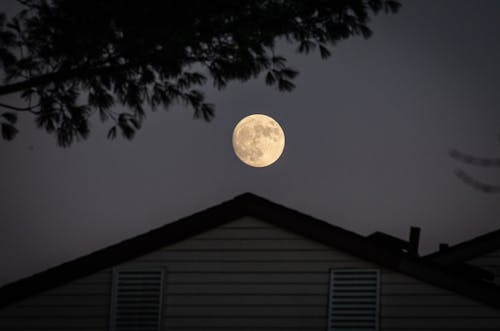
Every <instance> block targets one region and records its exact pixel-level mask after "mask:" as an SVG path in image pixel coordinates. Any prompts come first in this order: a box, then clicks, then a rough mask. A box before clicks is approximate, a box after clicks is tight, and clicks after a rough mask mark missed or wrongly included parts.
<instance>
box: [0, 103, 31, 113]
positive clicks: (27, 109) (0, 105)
mask: <svg viewBox="0 0 500 331" xmlns="http://www.w3.org/2000/svg"><path fill="white" fill-rule="evenodd" d="M39 106H40V105H36V106H30V107H24V108H21V107H16V106H11V105H7V104H5V103H1V102H0V107H3V108H7V109H11V110H15V111H27V112H30V113H32V114H38V113H39V112H38V111H34V110H33V109H35V108H37V107H39Z"/></svg>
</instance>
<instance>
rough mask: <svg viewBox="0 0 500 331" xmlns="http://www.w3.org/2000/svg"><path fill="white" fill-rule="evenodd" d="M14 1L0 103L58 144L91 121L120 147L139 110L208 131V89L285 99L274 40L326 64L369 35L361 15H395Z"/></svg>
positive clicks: (364, 9) (316, 6)
mask: <svg viewBox="0 0 500 331" xmlns="http://www.w3.org/2000/svg"><path fill="white" fill-rule="evenodd" d="M20 2H21V3H22V4H23V5H24V10H23V11H22V12H21V13H19V14H18V15H17V16H15V17H13V18H12V19H10V20H6V18H5V16H0V70H2V71H3V74H4V79H5V82H4V85H2V86H0V96H1V95H6V94H10V93H20V95H21V96H22V98H23V99H24V100H25V101H26V103H27V105H28V106H27V107H26V108H23V109H24V110H26V111H28V112H30V113H33V114H34V115H35V117H36V123H37V124H38V125H39V126H40V128H43V129H44V130H46V131H47V132H49V133H54V134H55V135H56V136H57V139H58V143H59V144H60V145H61V146H69V145H70V144H71V143H72V142H73V141H74V140H75V139H85V138H86V137H87V136H88V134H89V132H90V129H89V119H90V118H91V116H92V115H93V114H95V113H98V114H99V115H100V118H101V120H102V121H112V123H113V124H112V126H111V128H110V130H109V132H108V137H109V138H114V137H115V136H116V135H117V132H120V133H121V134H122V135H123V136H124V137H125V138H128V139H131V138H132V137H133V136H134V133H135V132H136V131H137V130H138V129H139V128H140V126H141V123H142V121H143V120H144V117H145V115H146V112H145V108H146V107H149V108H151V109H153V110H154V109H158V108H163V109H168V108H169V106H170V105H171V104H172V103H173V102H182V103H185V104H186V105H188V106H190V107H191V108H192V109H193V110H194V116H195V117H200V118H203V119H205V120H207V121H208V120H210V119H212V118H213V116H214V107H213V105H212V104H210V103H208V102H206V100H205V97H204V94H203V93H202V91H201V90H200V87H201V86H203V85H204V84H206V83H207V82H211V83H212V84H213V85H214V86H215V87H217V88H219V89H223V88H224V87H226V86H227V84H228V83H229V82H231V81H247V80H249V79H252V78H256V77H258V76H259V75H260V74H261V73H263V74H264V80H265V83H266V84H267V85H270V86H275V87H276V88H277V89H278V90H280V91H291V90H292V89H293V88H294V84H293V79H294V78H295V77H296V75H297V71H296V70H294V69H292V68H291V67H289V66H288V65H287V61H286V58H285V57H283V56H282V55H280V54H276V53H275V45H276V43H277V42H278V41H279V40H286V41H288V42H289V43H292V44H294V45H297V51H298V52H300V53H304V54H308V53H310V52H312V51H315V50H317V51H318V52H319V54H320V56H321V57H322V58H327V57H329V56H330V54H331V50H330V47H331V46H332V45H335V44H336V43H337V42H339V41H340V40H343V39H347V38H349V37H351V36H356V35H360V36H363V37H365V38H367V37H369V36H370V35H371V30H370V29H369V27H368V22H369V19H370V15H372V14H376V13H378V12H381V11H384V12H387V13H392V12H396V11H397V9H398V8H399V3H398V2H397V1H393V0H308V1H303V0H287V1H283V0H239V1H234V0H212V1H206V0H183V1H156V0H143V1H140V2H138V1H136V0H106V1H102V0H52V1H46V0H20ZM32 105H35V106H32ZM116 105H121V106H123V107H116ZM10 108H11V109H12V108H17V107H10ZM18 109H20V108H18ZM9 123H10V122H9ZM11 124H13V123H11ZM7 131H8V130H7ZM10 132H11V134H7V136H8V137H11V136H13V134H12V132H13V131H10ZM14 134H15V133H14Z"/></svg>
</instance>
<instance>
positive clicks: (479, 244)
mask: <svg viewBox="0 0 500 331" xmlns="http://www.w3.org/2000/svg"><path fill="white" fill-rule="evenodd" d="M425 259H427V260H428V261H431V262H433V263H436V264H438V265H440V266H443V267H447V268H450V269H454V268H455V269H456V268H460V267H462V268H463V267H466V268H469V269H470V268H471V267H475V268H477V269H479V268H480V269H483V270H486V271H488V272H489V277H488V276H486V275H485V276H486V277H485V278H487V279H488V280H490V281H492V282H493V283H495V284H496V285H498V286H500V230H496V231H492V232H489V233H486V234H484V235H481V236H479V237H476V238H473V239H471V240H469V241H465V242H463V243H460V244H457V245H454V246H452V247H448V245H440V250H439V251H437V252H435V253H432V254H429V255H427V256H425Z"/></svg>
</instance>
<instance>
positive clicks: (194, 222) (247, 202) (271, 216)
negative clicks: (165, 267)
mask: <svg viewBox="0 0 500 331" xmlns="http://www.w3.org/2000/svg"><path fill="white" fill-rule="evenodd" d="M243 216H253V217H256V218H259V219H260V220H262V221H265V222H268V223H270V224H273V225H275V226H277V227H280V228H283V229H286V230H289V231H292V232H294V233H297V234H300V235H302V236H304V237H307V238H310V239H312V240H315V241H318V242H321V243H323V244H325V245H327V246H330V247H332V248H334V249H338V250H341V251H344V252H346V253H349V254H352V255H354V256H357V257H359V258H361V259H364V260H367V261H370V262H373V263H375V264H378V265H380V266H383V267H386V268H389V269H393V270H395V271H398V272H401V273H404V274H407V275H409V276H412V277H414V278H417V279H420V280H422V281H425V282H427V283H430V284H432V285H435V286H439V287H441V288H445V289H448V290H451V291H454V292H456V293H459V294H462V295H465V296H468V297H470V298H473V299H475V300H478V301H481V302H484V303H486V304H487V305H490V306H493V307H496V308H500V288H499V287H496V286H494V285H491V284H488V283H485V282H481V281H473V280H471V279H468V278H467V277H464V276H462V275H457V274H453V273H450V272H449V271H447V270H444V269H441V268H439V267H437V266H435V265H433V264H428V263H426V262H425V261H424V260H422V259H419V258H417V257H415V256H411V255H409V254H405V253H403V252H401V251H397V250H392V249H389V248H387V247H384V246H380V245H377V244H376V242H374V241H373V240H370V239H367V238H366V237H363V236H361V235H358V234H356V233H354V232H351V231H347V230H345V229H342V228H340V227H337V226H334V225H331V224H329V223H327V222H324V221H321V220H318V219H316V218H314V217H311V216H308V215H305V214H302V213H300V212H298V211H295V210H292V209H289V208H286V207H284V206H281V205H278V204H276V203H273V202H271V201H269V200H266V199H263V198H261V197H259V196H256V195H254V194H250V193H245V194H242V195H239V196H237V197H235V198H234V199H232V200H229V201H226V202H223V203H221V204H219V205H217V206H214V207H211V208H208V209H206V210H203V211H201V212H198V213H196V214H193V215H191V216H188V217H185V218H182V219H180V220H178V221H175V222H173V223H169V224H166V225H164V226H162V227H160V228H157V229H155V230H152V231H149V232H147V233H144V234H142V235H139V236H137V237H134V238H131V239H128V240H125V241H122V242H120V243H118V244H115V245H112V246H109V247H106V248H104V249H101V250H98V251H96V252H94V253H91V254H89V255H86V256H83V257H80V258H78V259H76V260H73V261H70V262H67V263H64V264H61V265H59V266H56V267H54V268H51V269H48V270H46V271H43V272H40V273H37V274H35V275H33V276H30V277H27V278H24V279H21V280H19V281H16V282H13V283H10V284H8V285H5V286H3V287H1V288H0V307H2V306H6V305H9V304H11V303H13V302H16V301H19V300H22V299H25V298H28V297H30V296H33V295H35V294H37V293H40V292H43V291H46V290H49V289H51V288H54V287H57V286H60V285H63V284H65V283H68V282H70V281H72V280H75V279H78V278H81V277H84V276H88V275H90V274H92V273H95V272H98V271H100V270H103V269H105V268H109V267H113V266H115V265H117V264H120V263H122V262H125V261H128V260H131V259H133V258H136V257H139V256H141V255H144V254H147V253H149V252H152V251H154V250H157V249H159V248H161V247H164V246H167V245H171V244H173V243H176V242H179V241H181V240H184V239H187V238H189V237H191V236H194V235H196V234H199V233H202V232H204V231H207V230H209V229H212V228H215V227H217V226H220V225H223V224H225V223H228V222H231V221H232V220H235V219H238V218H240V217H243Z"/></svg>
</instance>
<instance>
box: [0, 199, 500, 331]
mask: <svg viewBox="0 0 500 331" xmlns="http://www.w3.org/2000/svg"><path fill="white" fill-rule="evenodd" d="M415 236H416V234H415V233H413V235H412V236H410V237H413V240H412V239H411V238H410V241H409V242H410V243H411V244H409V245H408V246H407V247H406V246H405V245H403V244H402V243H401V242H400V243H399V244H397V241H394V240H392V241H393V242H394V243H396V244H397V245H399V246H400V247H402V248H405V247H406V248H408V249H394V245H393V244H391V245H384V244H383V243H384V242H391V240H387V238H385V239H384V236H380V235H375V236H368V237H364V236H361V235H358V234H356V233H353V232H350V231H347V230H344V229H342V228H340V227H336V226H334V225H331V224H329V223H326V222H324V221H320V220H318V219H315V218H313V217H311V216H308V215H305V214H302V213H300V212H297V211H295V210H292V209H289V208H286V207H283V206H281V205H278V204H275V203H273V202H271V201H268V200H265V199H263V198H260V197H258V196H255V195H252V194H248V193H247V194H243V195H240V196H238V197H236V198H234V199H232V200H230V201H227V202H224V203H222V204H220V205H217V206H215V207H212V208H209V209H206V210H204V211H201V212H199V213H196V214H194V215H192V216H189V217H186V218H184V219H181V220H178V221H176V222H173V223H169V224H167V225H165V226H163V227H160V228H158V229H155V230H153V231H150V232H148V233H145V234H142V235H140V236H137V237H134V238H132V239H129V240H126V241H123V242H120V243H118V244H116V245H113V246H110V247H107V248H104V249H102V250H99V251H97V252H95V253H92V254H90V255H87V256H84V257H81V258H79V259H76V260H74V261H71V262H68V263H65V264H62V265H59V266H57V267H54V268H52V269H49V270H47V271H44V272H41V273H38V274H35V275H33V276H31V277H28V278H25V279H22V280H19V281H17V282H14V283H11V284H8V285H6V286H4V287H2V288H0V330H2V331H10V330H32V331H35V330H37V331H38V330H51V331H55V330H65V331H72V330H75V331H76V330H78V331H90V330H92V331H101V330H102V331H104V330H112V331H122V330H141V331H148V330H162V331H166V330H168V331H170V330H260V331H268V330H322V331H324V330H366V331H368V330H407V331H408V330H412V331H417V330H462V331H464V330H469V331H472V330H474V331H478V330H499V329H500V288H499V287H497V286H495V285H494V284H492V283H489V282H487V281H483V280H481V279H476V278H474V277H470V276H463V275H461V274H460V273H455V272H450V270H448V269H447V268H442V267H440V266H439V265H438V264H435V263H432V262H427V259H423V258H420V257H418V255H416V254H414V249H413V248H412V247H414V245H415V241H414V240H415ZM389 239H390V238H389ZM397 245H396V246H397ZM399 246H398V247H399Z"/></svg>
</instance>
